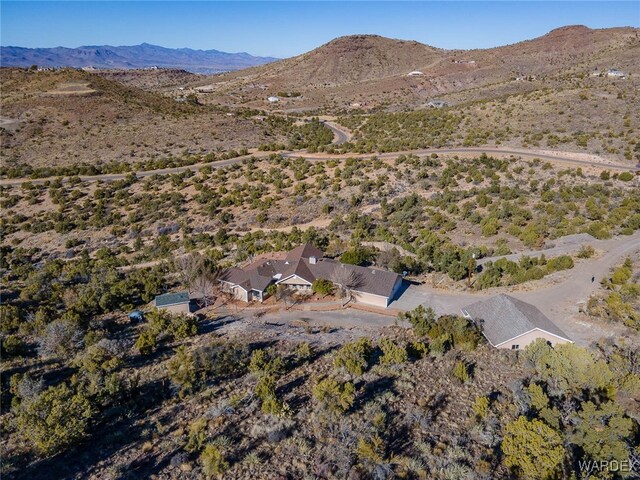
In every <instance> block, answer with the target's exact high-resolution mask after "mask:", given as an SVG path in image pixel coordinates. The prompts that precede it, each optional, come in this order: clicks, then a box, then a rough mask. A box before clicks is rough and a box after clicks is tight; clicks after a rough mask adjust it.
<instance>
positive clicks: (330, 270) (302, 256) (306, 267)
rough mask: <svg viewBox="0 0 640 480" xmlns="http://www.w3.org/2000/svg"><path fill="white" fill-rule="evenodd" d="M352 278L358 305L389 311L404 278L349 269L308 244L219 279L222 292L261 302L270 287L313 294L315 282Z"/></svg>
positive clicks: (352, 290) (359, 269) (231, 269)
mask: <svg viewBox="0 0 640 480" xmlns="http://www.w3.org/2000/svg"><path fill="white" fill-rule="evenodd" d="M338 278H349V279H350V280H349V281H350V283H351V284H352V285H351V287H350V288H349V290H350V292H351V298H352V299H353V300H354V301H355V302H358V303H363V304H367V305H372V306H376V307H381V308H386V307H388V306H389V303H390V302H391V301H392V300H393V299H394V297H395V296H396V294H397V293H398V291H399V289H400V287H401V286H402V277H400V275H398V274H397V273H394V272H390V271H388V270H378V269H373V268H367V267H360V266H357V265H347V264H343V263H340V262H339V261H337V260H334V259H331V258H324V253H323V252H322V250H319V249H317V248H315V247H314V246H312V245H309V244H303V245H300V246H298V247H296V248H294V249H293V250H291V251H289V252H288V253H287V255H286V257H285V258H284V259H283V260H276V259H268V260H267V259H262V260H259V261H256V262H254V263H252V264H250V265H247V266H246V267H244V268H230V269H228V270H226V271H225V272H224V273H223V274H222V276H221V277H220V284H221V288H222V291H225V292H228V293H230V294H231V295H233V296H234V297H235V298H237V299H238V300H242V301H245V302H250V301H258V302H262V301H263V300H264V299H265V298H266V290H267V287H269V285H272V284H275V285H283V286H287V287H289V288H291V289H293V290H296V291H299V292H304V291H310V290H311V285H312V284H313V281H314V280H317V279H324V280H329V281H332V282H334V283H336V279H338Z"/></svg>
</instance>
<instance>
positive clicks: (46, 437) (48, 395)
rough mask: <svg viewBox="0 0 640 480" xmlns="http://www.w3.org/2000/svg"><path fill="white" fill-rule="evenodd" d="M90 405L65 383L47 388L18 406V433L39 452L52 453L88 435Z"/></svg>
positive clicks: (91, 409) (91, 413)
mask: <svg viewBox="0 0 640 480" xmlns="http://www.w3.org/2000/svg"><path fill="white" fill-rule="evenodd" d="M92 415H93V408H92V406H91V404H90V402H89V400H87V398H85V397H84V396H83V395H82V394H80V393H77V392H74V391H73V390H72V389H71V388H69V387H68V386H67V385H66V384H65V383H62V384H60V385H58V386H55V387H49V388H48V389H46V390H45V391H43V392H42V393H40V394H39V395H38V396H37V397H36V398H35V399H33V400H32V401H30V402H23V403H22V405H21V406H20V408H19V409H18V414H17V428H18V433H19V434H20V436H22V437H23V438H24V439H25V440H26V441H28V442H30V443H33V445H34V446H35V447H36V449H37V450H38V452H40V453H41V454H43V455H51V454H54V453H57V452H60V451H62V450H64V449H65V448H67V447H69V446H71V445H74V444H76V443H78V442H79V441H80V440H82V439H83V438H85V436H86V435H87V431H88V427H89V421H90V419H91V416H92Z"/></svg>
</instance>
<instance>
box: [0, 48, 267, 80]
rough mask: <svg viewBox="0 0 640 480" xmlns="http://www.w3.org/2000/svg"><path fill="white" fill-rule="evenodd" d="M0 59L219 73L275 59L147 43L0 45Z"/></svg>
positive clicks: (15, 62) (16, 62)
mask: <svg viewBox="0 0 640 480" xmlns="http://www.w3.org/2000/svg"><path fill="white" fill-rule="evenodd" d="M0 53H1V54H0V63H1V64H2V65H3V66H7V67H30V66H31V65H38V66H42V67H63V66H64V67H75V68H82V67H94V68H108V69H135V68H148V67H154V66H157V67H162V68H178V69H184V70H187V71H190V72H193V73H220V72H225V71H231V70H240V69H242V68H248V67H253V66H257V65H263V64H265V63H269V62H272V61H274V60H277V59H276V58H271V57H256V56H253V55H249V54H247V53H226V52H221V51H218V50H192V49H190V48H166V47H162V46H159V45H152V44H150V43H146V42H145V43H141V44H140V45H130V46H111V45H84V46H82V47H78V48H64V47H57V48H22V47H0Z"/></svg>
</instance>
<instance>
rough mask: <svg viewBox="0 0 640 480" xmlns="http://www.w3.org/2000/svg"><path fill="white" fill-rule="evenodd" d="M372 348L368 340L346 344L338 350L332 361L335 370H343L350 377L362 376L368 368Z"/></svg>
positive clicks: (363, 339) (362, 339)
mask: <svg viewBox="0 0 640 480" xmlns="http://www.w3.org/2000/svg"><path fill="white" fill-rule="evenodd" d="M371 353H372V348H371V341H370V340H369V339H368V338H361V339H359V340H358V341H356V342H352V343H347V344H346V345H344V346H343V347H342V348H341V349H340V350H338V352H337V354H336V357H335V358H334V360H333V365H334V366H335V367H336V368H344V369H345V370H346V371H347V372H348V373H349V374H351V375H362V374H363V373H364V372H365V371H366V370H367V368H368V367H369V360H370V357H371Z"/></svg>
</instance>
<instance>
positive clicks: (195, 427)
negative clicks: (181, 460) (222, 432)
mask: <svg viewBox="0 0 640 480" xmlns="http://www.w3.org/2000/svg"><path fill="white" fill-rule="evenodd" d="M206 439H207V420H206V419H204V418H200V419H198V420H195V421H193V422H191V423H190V424H189V433H188V436H187V445H186V446H185V447H184V448H185V450H186V451H187V452H198V451H200V450H201V449H202V447H203V445H204V442H205V441H206Z"/></svg>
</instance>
